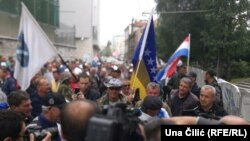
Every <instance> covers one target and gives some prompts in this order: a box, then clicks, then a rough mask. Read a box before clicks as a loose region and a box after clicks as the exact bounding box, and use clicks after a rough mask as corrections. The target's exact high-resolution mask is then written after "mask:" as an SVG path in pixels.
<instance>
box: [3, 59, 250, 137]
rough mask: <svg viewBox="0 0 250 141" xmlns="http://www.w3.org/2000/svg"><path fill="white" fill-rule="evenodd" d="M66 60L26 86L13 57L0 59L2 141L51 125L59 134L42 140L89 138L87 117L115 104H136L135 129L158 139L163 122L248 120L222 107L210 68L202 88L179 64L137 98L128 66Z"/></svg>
mask: <svg viewBox="0 0 250 141" xmlns="http://www.w3.org/2000/svg"><path fill="white" fill-rule="evenodd" d="M66 63H67V64H63V63H61V62H60V61H57V60H56V59H55V60H53V61H51V62H48V63H47V64H45V65H44V67H43V68H41V70H40V71H39V72H37V74H36V75H35V76H34V77H33V78H32V80H31V82H30V86H29V88H28V89H26V90H25V91H24V90H20V86H19V82H17V80H16V79H15V78H14V77H13V72H14V71H15V70H14V64H15V62H14V60H13V58H12V57H10V58H8V60H0V88H1V89H0V109H1V110H0V129H1V132H0V140H4V141H8V140H10V139H11V140H13V141H14V140H18V141H19V140H22V139H23V137H25V136H28V138H29V140H36V136H34V134H27V132H28V133H32V132H34V131H37V130H39V131H42V130H43V129H49V128H56V129H58V134H56V135H53V134H52V133H51V132H49V131H47V130H44V134H45V135H44V136H43V139H41V140H43V141H48V140H59V141H60V140H66V141H83V140H85V139H86V140H88V127H89V121H90V119H91V118H92V117H94V116H95V115H97V114H103V113H102V112H101V110H100V109H103V107H105V106H107V105H115V104H117V103H124V104H125V105H126V106H127V108H130V109H131V108H135V109H137V112H138V113H139V114H138V117H137V118H138V123H137V125H136V129H138V130H135V132H136V133H137V134H138V135H140V136H141V139H142V140H149V141H151V140H152V141H153V140H154V141H158V140H160V125H163V124H177V125H178V124H249V123H248V121H246V120H244V119H242V118H240V117H237V116H233V115H228V113H227V112H226V111H225V109H224V108H223V97H222V90H221V88H220V86H219V85H218V83H217V81H216V78H215V73H214V72H213V71H211V70H208V71H206V73H205V76H204V81H205V82H206V85H204V86H201V87H200V86H198V85H197V83H196V79H197V75H196V73H195V72H188V73H187V66H186V65H185V64H181V65H179V66H177V71H176V72H175V74H174V75H173V76H172V77H171V78H170V80H169V81H166V80H162V81H161V82H159V83H157V82H149V83H148V84H147V86H145V87H146V96H145V97H138V96H135V93H136V92H138V91H136V89H133V88H132V84H131V83H130V76H131V73H132V71H131V69H132V67H133V66H132V65H126V64H121V65H117V64H112V63H110V62H99V63H95V64H89V63H84V62H83V61H81V60H79V59H75V60H72V61H67V62H66ZM166 82H167V83H166ZM139 96H140V94H139ZM95 136H96V138H98V134H96V135H95ZM131 140H139V138H136V139H132V137H131Z"/></svg>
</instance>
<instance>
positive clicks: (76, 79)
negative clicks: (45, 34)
mask: <svg viewBox="0 0 250 141" xmlns="http://www.w3.org/2000/svg"><path fill="white" fill-rule="evenodd" d="M57 55H58V56H59V58H60V59H61V61H62V63H63V64H64V65H65V66H66V68H68V69H69V72H70V73H71V75H72V76H73V77H74V79H75V81H76V82H78V81H79V80H78V78H77V77H76V75H75V74H74V73H73V72H72V70H71V69H70V68H69V66H68V65H67V63H66V62H65V61H64V59H63V58H62V56H61V55H60V54H57Z"/></svg>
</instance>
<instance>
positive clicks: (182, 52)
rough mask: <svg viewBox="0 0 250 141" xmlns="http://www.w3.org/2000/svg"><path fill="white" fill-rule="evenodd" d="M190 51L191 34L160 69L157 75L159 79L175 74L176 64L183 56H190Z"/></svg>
mask: <svg viewBox="0 0 250 141" xmlns="http://www.w3.org/2000/svg"><path fill="white" fill-rule="evenodd" d="M189 51H190V35H189V36H188V37H186V39H185V40H184V41H183V42H182V44H181V45H180V46H179V47H178V48H177V50H176V51H175V52H174V54H173V55H172V56H171V57H170V59H169V60H168V62H167V63H166V65H165V66H164V67H163V68H162V69H161V70H160V71H159V73H158V74H157V76H156V79H157V81H161V80H162V79H168V78H170V77H171V76H172V75H173V74H174V72H175V70H176V65H177V63H178V62H179V60H180V59H181V57H188V58H189Z"/></svg>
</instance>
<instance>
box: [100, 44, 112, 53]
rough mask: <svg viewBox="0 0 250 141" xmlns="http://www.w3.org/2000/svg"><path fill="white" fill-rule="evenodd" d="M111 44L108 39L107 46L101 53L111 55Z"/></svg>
mask: <svg viewBox="0 0 250 141" xmlns="http://www.w3.org/2000/svg"><path fill="white" fill-rule="evenodd" d="M111 45H112V43H111V41H108V42H107V46H106V47H105V48H104V49H103V50H102V51H101V55H103V56H107V57H109V56H111V55H112V51H111Z"/></svg>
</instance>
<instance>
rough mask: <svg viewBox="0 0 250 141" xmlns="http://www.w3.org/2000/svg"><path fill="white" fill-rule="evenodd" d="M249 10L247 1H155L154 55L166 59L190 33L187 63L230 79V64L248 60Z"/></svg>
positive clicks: (249, 52)
mask: <svg viewBox="0 0 250 141" xmlns="http://www.w3.org/2000/svg"><path fill="white" fill-rule="evenodd" d="M249 8H250V6H249V1H248V0H209V1H204V0H159V1H158V5H157V11H158V12H159V13H160V18H159V26H158V27H157V30H156V32H157V33H156V35H157V46H158V48H157V51H158V55H159V56H160V57H162V58H163V59H164V60H167V59H168V58H169V56H170V55H171V54H172V53H173V52H174V51H175V50H176V48H177V47H178V46H179V44H180V43H181V42H182V41H183V40H184V38H185V37H186V36H187V35H188V34H189V33H190V34H191V52H190V61H191V63H192V64H193V65H198V66H200V67H201V68H202V69H205V70H206V69H215V68H217V75H218V76H220V77H225V78H231V77H232V76H234V75H233V74H232V73H234V72H235V69H234V71H232V68H231V67H233V66H235V65H233V63H232V62H236V63H237V62H242V61H246V62H249V61H250V57H249V55H250V51H249V50H250V46H249V45H250V42H249V41H250V40H249V39H250V38H249V36H250V34H249V31H248V28H249V26H248V24H247V22H248V21H249ZM170 11H171V13H169V12H170ZM173 11H176V12H173ZM181 11H182V12H181ZM183 11H189V12H183ZM192 11H196V12H192ZM197 11H200V12H197ZM240 66H242V65H240ZM245 68H248V67H245Z"/></svg>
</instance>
